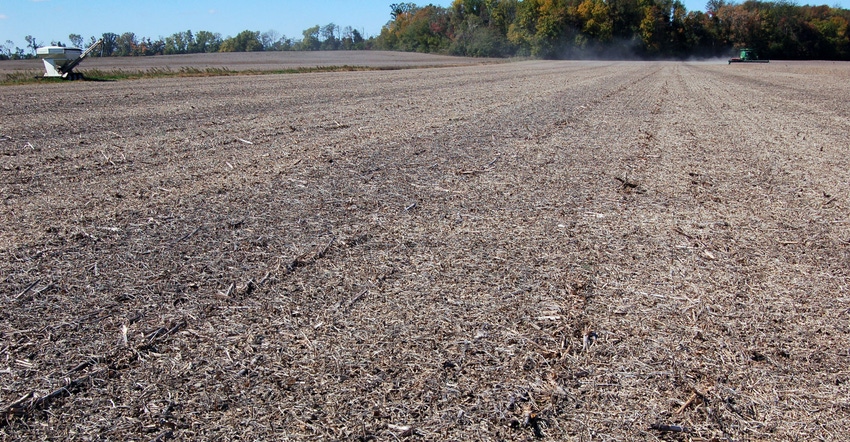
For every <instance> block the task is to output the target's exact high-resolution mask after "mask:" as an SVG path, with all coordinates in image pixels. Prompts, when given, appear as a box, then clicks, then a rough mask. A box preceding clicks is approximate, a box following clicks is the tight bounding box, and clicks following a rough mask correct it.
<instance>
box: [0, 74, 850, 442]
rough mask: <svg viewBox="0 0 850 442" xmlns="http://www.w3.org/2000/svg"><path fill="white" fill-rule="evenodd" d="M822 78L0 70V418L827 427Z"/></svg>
mask: <svg viewBox="0 0 850 442" xmlns="http://www.w3.org/2000/svg"><path fill="white" fill-rule="evenodd" d="M848 77H850V64H847V63H784V62H772V63H770V64H765V65H761V64H759V65H733V66H728V65H726V64H725V62H723V63H722V64H721V63H713V64H712V63H640V62H628V63H611V62H547V61H532V62H520V63H507V64H496V65H487V66H465V67H450V68H439V69H418V70H402V71H381V72H377V71H370V72H348V73H322V74H303V75H264V76H246V77H219V78H193V79H179V78H168V79H153V80H137V81H125V82H111V83H109V82H65V83H50V84H38V85H30V86H25V87H24V86H20V87H19V86H9V87H3V88H0V97H2V120H0V121H2V123H0V200H2V205H1V206H0V216H2V225H3V229H2V231H0V269H2V273H0V275H2V280H0V302H2V304H3V309H2V310H0V407H2V408H0V412H1V413H2V418H0V435H2V439H3V440H47V439H51V440H101V439H105V440H140V441H150V440H166V439H170V438H173V439H174V440H338V439H342V440H404V439H407V440H535V439H539V438H544V439H549V440H658V439H660V440H724V441H725V440H736V441H737V440H841V439H844V438H845V437H846V435H847V434H850V369H848V366H850V305H848V304H850V290H849V289H848V276H850V267H848V263H850V217H848V215H850V196H848V188H850V156H848V150H850V106H848V105H847V103H848V101H850V89H848V88H847V78H848ZM842 434H844V435H845V436H841V435H842Z"/></svg>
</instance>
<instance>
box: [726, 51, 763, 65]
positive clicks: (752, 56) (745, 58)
mask: <svg viewBox="0 0 850 442" xmlns="http://www.w3.org/2000/svg"><path fill="white" fill-rule="evenodd" d="M738 52H739V53H740V54H739V55H740V56H739V57H732V58H730V59H729V64H732V63H770V60H759V57H758V55H757V54H756V51H754V50H752V49H750V48H743V49H740V50H739V51H738Z"/></svg>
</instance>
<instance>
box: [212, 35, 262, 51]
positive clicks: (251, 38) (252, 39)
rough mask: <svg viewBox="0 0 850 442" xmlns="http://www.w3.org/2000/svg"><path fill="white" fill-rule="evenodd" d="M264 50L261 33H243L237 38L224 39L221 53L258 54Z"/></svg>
mask: <svg viewBox="0 0 850 442" xmlns="http://www.w3.org/2000/svg"><path fill="white" fill-rule="evenodd" d="M262 50H263V43H262V42H261V41H260V31H248V30H245V31H242V32H240V33H239V34H236V36H235V37H230V38H226V39H224V41H223V42H222V43H221V48H220V49H219V51H220V52H256V51H262Z"/></svg>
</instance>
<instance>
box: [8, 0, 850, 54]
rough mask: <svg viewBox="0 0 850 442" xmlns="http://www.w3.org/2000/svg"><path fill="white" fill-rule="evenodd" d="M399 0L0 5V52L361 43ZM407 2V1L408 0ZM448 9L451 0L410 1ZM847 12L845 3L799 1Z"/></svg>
mask: <svg viewBox="0 0 850 442" xmlns="http://www.w3.org/2000/svg"><path fill="white" fill-rule="evenodd" d="M404 1H405V0H365V1H341V0H312V1H311V0H298V1H292V0H277V1H274V0H206V1H199V0H171V1H161V0H141V1H140V0H131V1H117V0H0V45H5V44H6V41H7V40H11V41H12V42H14V45H15V46H19V47H24V46H26V41H25V40H24V37H25V36H27V35H32V36H34V37H35V38H36V40H37V41H38V42H40V43H43V44H49V43H50V42H51V41H61V42H63V43H66V44H69V42H68V34H71V33H74V34H80V35H82V36H83V38H84V39H85V40H86V41H88V39H89V37H90V36H100V35H101V34H103V33H105V32H114V33H116V34H121V33H124V32H134V33H135V34H136V36H137V37H150V38H153V39H156V38H158V37H167V36H170V35H172V34H174V33H175V32H181V31H186V30H192V31H193V32H197V31H210V32H218V33H220V34H221V35H222V37H228V36H234V35H236V34H238V33H239V32H241V31H244V30H246V29H248V30H252V31H260V32H265V31H268V30H275V31H277V32H278V33H280V34H282V35H286V36H287V37H294V38H297V39H300V38H301V37H302V33H301V31H303V30H304V29H307V28H309V27H311V26H313V25H326V24H328V23H334V24H336V25H338V26H340V27H346V26H351V27H353V28H355V29H357V30H359V31H360V32H361V33H363V34H364V36H367V37H368V36H372V35H377V34H379V33H380V32H381V27H382V26H383V25H384V24H386V23H387V21H389V19H390V8H389V5H390V4H391V3H399V2H404ZM408 1H409V0H408ZM413 3H416V4H418V5H420V6H422V5H426V4H428V3H432V4H435V5H439V6H449V5H450V4H451V0H431V1H414V2H413ZM684 3H685V7H687V9H688V10H689V11H694V10H703V9H704V7H705V3H706V0H684ZM806 3H809V4H824V3H825V4H829V5H830V6H836V5H837V6H840V7H843V8H850V0H825V1H824V2H817V1H812V2H806V1H798V4H806Z"/></svg>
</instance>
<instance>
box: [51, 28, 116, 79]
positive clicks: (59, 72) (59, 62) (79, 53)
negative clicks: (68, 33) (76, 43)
mask: <svg viewBox="0 0 850 442" xmlns="http://www.w3.org/2000/svg"><path fill="white" fill-rule="evenodd" d="M102 44H103V39H102V38H101V39H100V40H98V41H96V42H94V44H93V45H91V46H89V48H88V49H86V50H85V51H83V50H82V49H80V48H73V47H67V48H66V47H62V46H42V47H40V48H38V49H36V55H37V56H38V58H40V59H41V61H43V62H44V76H45V77H49V78H64V79H66V80H82V79H83V74H81V73H78V72H74V68H75V67H77V65H78V64H80V62H81V61H83V59H84V58H86V57H88V56H89V54H91V53H92V52H94V50H95V49H96V48H97V47H98V46H100V45H102Z"/></svg>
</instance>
